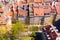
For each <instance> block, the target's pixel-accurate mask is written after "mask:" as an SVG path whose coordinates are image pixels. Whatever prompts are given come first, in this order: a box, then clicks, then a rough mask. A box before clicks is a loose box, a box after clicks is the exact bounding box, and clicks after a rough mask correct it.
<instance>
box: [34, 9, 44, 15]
mask: <svg viewBox="0 0 60 40" xmlns="http://www.w3.org/2000/svg"><path fill="white" fill-rule="evenodd" d="M37 15H38V16H44V9H43V8H34V16H37Z"/></svg>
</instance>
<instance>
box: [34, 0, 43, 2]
mask: <svg viewBox="0 0 60 40" xmlns="http://www.w3.org/2000/svg"><path fill="white" fill-rule="evenodd" d="M34 2H42V0H34Z"/></svg>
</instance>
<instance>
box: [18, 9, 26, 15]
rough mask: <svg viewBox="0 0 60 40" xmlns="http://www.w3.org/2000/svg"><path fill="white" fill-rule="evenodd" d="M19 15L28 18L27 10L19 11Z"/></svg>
mask: <svg viewBox="0 0 60 40" xmlns="http://www.w3.org/2000/svg"><path fill="white" fill-rule="evenodd" d="M18 15H23V16H27V11H25V10H19V11H18Z"/></svg>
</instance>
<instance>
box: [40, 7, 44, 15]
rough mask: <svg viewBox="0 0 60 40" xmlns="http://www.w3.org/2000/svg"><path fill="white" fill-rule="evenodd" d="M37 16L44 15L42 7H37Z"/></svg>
mask: <svg viewBox="0 0 60 40" xmlns="http://www.w3.org/2000/svg"><path fill="white" fill-rule="evenodd" d="M39 16H44V9H43V8H39Z"/></svg>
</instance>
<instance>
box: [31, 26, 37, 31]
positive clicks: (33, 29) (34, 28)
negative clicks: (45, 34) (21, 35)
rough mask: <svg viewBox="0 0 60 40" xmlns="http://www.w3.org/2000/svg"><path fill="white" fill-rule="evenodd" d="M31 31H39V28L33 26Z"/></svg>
mask: <svg viewBox="0 0 60 40" xmlns="http://www.w3.org/2000/svg"><path fill="white" fill-rule="evenodd" d="M30 31H38V27H37V26H32V27H30Z"/></svg>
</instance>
